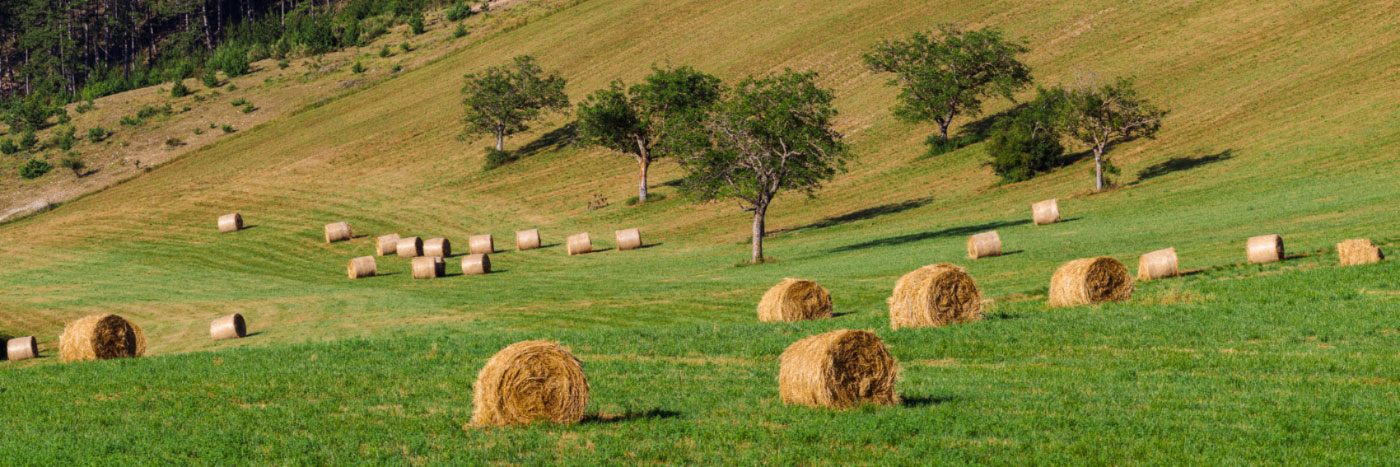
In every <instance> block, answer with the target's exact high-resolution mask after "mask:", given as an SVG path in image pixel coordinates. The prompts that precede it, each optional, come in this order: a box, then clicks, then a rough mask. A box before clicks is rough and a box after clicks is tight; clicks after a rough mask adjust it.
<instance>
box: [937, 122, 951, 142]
mask: <svg viewBox="0 0 1400 467" xmlns="http://www.w3.org/2000/svg"><path fill="white" fill-rule="evenodd" d="M951 123H953V121H952V120H940V121H939V122H938V134H939V135H940V136H942V137H943V142H945V143H946V142H948V125H949V124H951Z"/></svg>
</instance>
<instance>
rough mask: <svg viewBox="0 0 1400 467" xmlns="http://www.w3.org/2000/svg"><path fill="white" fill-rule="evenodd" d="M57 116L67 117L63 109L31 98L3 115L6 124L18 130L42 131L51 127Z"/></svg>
mask: <svg viewBox="0 0 1400 467" xmlns="http://www.w3.org/2000/svg"><path fill="white" fill-rule="evenodd" d="M55 115H61V116H67V115H68V113H67V112H65V111H64V110H63V109H61V108H58V107H54V106H51V105H48V104H47V103H45V102H43V101H41V100H40V99H37V98H34V97H30V98H29V99H24V100H21V101H18V102H16V103H15V104H13V105H11V106H10V108H9V109H8V111H6V112H5V113H4V115H3V117H4V120H5V124H7V125H9V126H10V127H11V128H14V129H16V130H41V129H44V128H45V127H48V126H49V119H50V118H52V117H53V116H55Z"/></svg>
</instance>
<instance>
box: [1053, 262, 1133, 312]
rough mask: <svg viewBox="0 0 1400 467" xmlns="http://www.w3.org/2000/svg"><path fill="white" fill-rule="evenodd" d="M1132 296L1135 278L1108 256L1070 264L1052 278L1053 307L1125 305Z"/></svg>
mask: <svg viewBox="0 0 1400 467" xmlns="http://www.w3.org/2000/svg"><path fill="white" fill-rule="evenodd" d="M1132 296H1133V276H1131V275H1128V268H1127V267H1126V266H1123V263H1121V262H1119V261H1118V260H1116V259H1113V258H1110V257H1107V256H1100V257H1097V258H1082V259H1076V260H1074V261H1070V262H1068V263H1065V264H1064V265H1063V266H1060V269H1058V270H1056V271H1055V275H1054V276H1052V277H1051V278H1050V306H1074V305H1088V304H1090V303H1099V302H1121V301H1124V300H1127V299H1129V298H1132Z"/></svg>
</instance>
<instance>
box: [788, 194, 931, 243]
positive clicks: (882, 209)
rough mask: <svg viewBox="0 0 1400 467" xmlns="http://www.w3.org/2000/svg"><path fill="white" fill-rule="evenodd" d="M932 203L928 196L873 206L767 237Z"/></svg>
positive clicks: (843, 222) (824, 226)
mask: <svg viewBox="0 0 1400 467" xmlns="http://www.w3.org/2000/svg"><path fill="white" fill-rule="evenodd" d="M932 202H933V197H932V196H928V197H924V198H918V199H911V200H907V201H902V202H898V203H889V204H884V205H880V206H875V207H873V208H865V209H861V210H859V211H854V212H850V213H846V214H842V215H839V216H835V217H828V218H825V219H822V220H819V221H817V222H813V223H811V224H807V225H804V226H801V227H795V228H792V229H785V230H775V231H772V232H769V235H770V236H772V235H781V234H786V233H791V232H800V231H803V230H816V229H824V228H827V227H835V226H838V225H841V224H845V223H848V222H855V221H862V220H866V219H874V218H876V217H880V216H885V215H889V214H895V213H900V212H904V211H908V210H910V209H915V208H919V207H923V206H926V205H928V204H929V203H932Z"/></svg>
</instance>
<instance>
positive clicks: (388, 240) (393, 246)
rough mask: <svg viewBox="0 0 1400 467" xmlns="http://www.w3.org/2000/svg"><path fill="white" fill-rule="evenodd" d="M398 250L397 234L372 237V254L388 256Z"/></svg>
mask: <svg viewBox="0 0 1400 467" xmlns="http://www.w3.org/2000/svg"><path fill="white" fill-rule="evenodd" d="M398 252H399V234H396V233H394V234H389V235H380V236H379V238H376V239H374V255H375V256H389V255H392V254H397V253H398Z"/></svg>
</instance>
